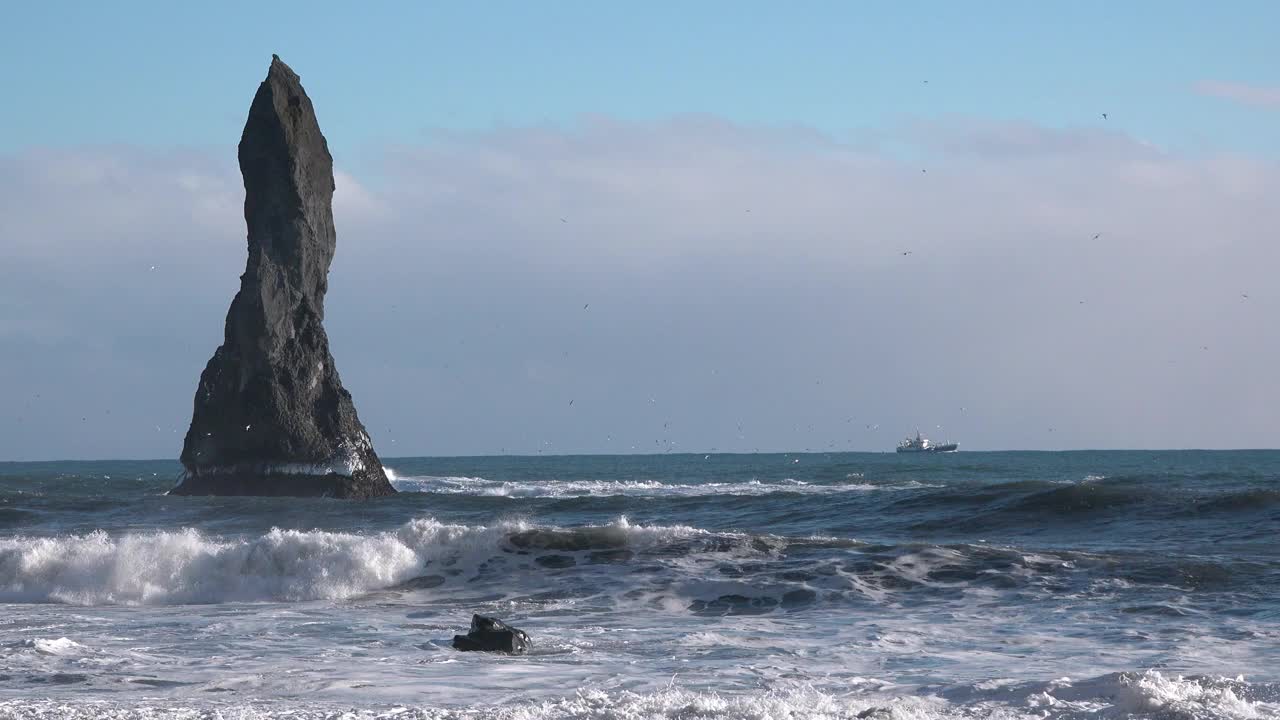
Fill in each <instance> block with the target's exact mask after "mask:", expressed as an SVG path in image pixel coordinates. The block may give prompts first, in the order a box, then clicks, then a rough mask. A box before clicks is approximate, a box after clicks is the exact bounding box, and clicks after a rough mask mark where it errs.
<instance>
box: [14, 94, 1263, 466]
mask: <svg viewBox="0 0 1280 720" xmlns="http://www.w3.org/2000/svg"><path fill="white" fill-rule="evenodd" d="M342 161H343V158H339V164H340V165H343V162H342ZM344 167H346V166H344ZM361 167H365V168H369V169H368V170H367V171H366V172H365V173H363V174H362V175H361V176H359V177H356V176H354V175H352V174H351V173H349V172H348V171H340V172H339V173H338V174H337V180H336V182H337V188H338V190H337V194H336V196H335V215H336V220H337V225H338V235H339V241H338V242H339V245H338V253H337V258H336V260H335V263H334V267H333V272H332V274H331V277H330V295H329V300H328V307H327V310H328V314H327V319H326V323H327V325H328V327H329V332H330V336H331V340H332V342H333V351H334V354H335V357H336V359H337V362H338V367H339V368H340V369H341V371H342V374H343V378H344V381H345V382H346V384H347V385H348V387H349V388H350V389H351V390H352V392H353V395H354V396H355V399H356V404H357V407H358V408H359V410H360V413H361V416H362V419H364V420H365V422H366V424H367V425H368V426H369V429H370V432H371V433H372V434H373V436H374V440H375V442H376V443H377V444H378V446H379V450H380V451H381V452H382V453H383V454H385V455H389V456H394V455H400V454H423V453H428V454H465V453H484V452H500V451H503V450H505V451H507V452H537V451H539V450H542V451H549V452H566V451H614V452H632V451H633V450H632V446H634V449H635V451H644V450H648V451H665V450H668V449H672V448H674V449H675V450H676V451H680V450H686V449H688V450H707V449H710V448H713V447H715V448H718V449H722V450H748V451H749V450H752V449H753V448H760V449H762V450H764V449H803V448H815V449H826V448H828V447H831V448H834V449H885V448H891V447H892V445H893V444H894V443H895V442H896V441H897V440H898V439H899V436H900V435H901V434H904V433H906V432H907V431H909V430H910V429H912V428H913V427H914V426H915V425H916V424H919V425H920V426H921V427H922V429H925V428H933V430H934V433H933V434H935V435H939V436H947V437H951V438H953V439H956V440H959V441H960V442H961V443H962V444H963V446H964V447H987V448H1004V447H1045V448H1053V447H1063V446H1068V447H1080V446H1088V447H1137V446H1146V447H1178V446H1188V445H1209V446H1233V447H1234V446H1260V445H1273V444H1274V437H1275V436H1276V434H1277V432H1278V431H1280V413H1277V411H1276V410H1275V408H1276V407H1280V385H1277V384H1276V383H1274V382H1273V381H1272V378H1273V373H1274V365H1275V360H1276V358H1277V356H1278V353H1280V338H1278V337H1277V335H1276V334H1275V333H1269V332H1266V331H1265V329H1266V328H1267V327H1269V325H1270V324H1271V323H1272V322H1273V319H1274V318H1275V317H1276V315H1277V312H1280V293H1276V292H1274V291H1273V289H1272V287H1271V284H1272V283H1273V280H1272V274H1273V268H1275V267H1276V266H1277V261H1280V248H1278V247H1277V246H1276V243H1275V242H1274V240H1273V237H1272V235H1273V233H1274V228H1275V227H1277V226H1278V224H1280V207H1278V206H1277V205H1276V204H1275V203H1274V202H1273V201H1272V200H1273V198H1274V197H1275V196H1276V194H1277V191H1280V169H1278V168H1277V167H1276V165H1275V164H1274V163H1271V162H1267V161H1262V160H1257V159H1251V158H1248V157H1239V156H1208V157H1183V156H1178V155H1174V154H1170V153H1168V152H1166V151H1163V150H1161V149H1159V148H1156V147H1152V146H1150V145H1148V144H1146V143H1143V142H1140V141H1138V140H1135V139H1133V138H1131V137H1128V136H1126V135H1124V134H1122V133H1119V132H1115V131H1102V130H1091V129H1067V130H1055V129H1047V128H1041V127H1036V126H1030V125H1018V124H1008V125H996V124H989V123H981V122H976V121H971V120H963V119H955V120H954V121H952V122H947V123H942V124H933V125H919V126H913V127H908V128H902V129H899V130H897V131H894V132H885V133H880V134H879V135H878V138H877V142H874V143H873V142H865V143H860V144H857V145H848V144H842V143H839V142H836V141H835V140H833V139H831V138H829V137H826V136H823V135H822V134H820V133H817V132H814V131H811V130H808V129H804V128H752V127H743V126H740V125H735V124H733V123H729V122H726V121H724V120H721V119H718V118H714V117H705V116H691V117H681V118H674V119H671V120H668V121H664V122H660V123H646V124H636V123H627V122H621V121H617V120H614V119H611V118H607V117H589V118H584V120H583V121H582V122H581V123H580V124H579V125H578V126H575V127H572V128H520V129H502V130H495V131H486V132H471V133H457V132H450V133H443V132H442V133H438V134H436V135H434V136H432V137H431V138H430V140H429V141H428V142H426V143H424V144H421V145H415V146H398V147H388V148H385V149H383V150H382V151H380V154H379V155H378V156H377V157H374V158H362V163H361ZM242 193H243V190H242V188H241V185H240V180H239V176H238V172H237V171H236V167H235V163H234V149H233V148H228V149H219V150H212V151H189V152H173V153H155V152H144V151H140V150H136V149H132V148H96V149H82V150H74V151H72V150H66V151H56V152H54V151H29V152H25V153H21V154H18V155H9V156H4V157H0V239H2V242H4V243H5V248H6V249H5V257H6V259H7V260H8V262H6V263H4V264H3V266H2V267H0V305H2V306H3V307H5V308H6V309H10V308H12V309H14V311H12V312H7V313H5V315H3V316H0V392H2V393H3V394H4V396H5V397H7V398H11V399H12V400H11V402H10V404H9V405H8V406H7V407H6V410H5V412H4V414H3V416H0V458H23V457H130V456H132V457H139V456H160V457H166V456H168V457H173V456H176V455H177V453H178V450H179V449H180V444H181V435H182V433H183V432H184V431H185V429H186V423H187V422H188V421H189V419H190V412H191V398H192V394H193V393H194V390H195V383H196V380H197V378H198V375H199V371H200V369H201V368H202V367H203V365H204V363H205V362H206V361H207V359H208V357H209V355H210V354H211V353H212V351H213V349H214V348H215V347H216V346H217V344H218V343H219V342H220V340H221V332H222V322H223V318H224V315H225V312H226V307H227V304H228V303H229V302H230V299H231V296H232V295H233V294H234V292H235V290H236V288H237V286H238V276H239V273H240V272H241V271H242V270H243V265H244V227H243V218H242V211H241V203H242V201H243V197H242ZM1095 236H1097V237H1095ZM904 253H909V254H904ZM153 266H154V268H155V269H154V270H153V269H152V267H153ZM1244 294H1247V295H1248V298H1247V299H1246V298H1244V297H1243V295H1244ZM584 305H589V307H586V308H584ZM570 400H574V403H573V405H572V406H570V405H569V401H570ZM961 408H964V410H963V411H962V410H961ZM939 424H940V425H943V426H944V427H943V428H942V429H937V428H934V425H939ZM868 425H871V426H876V425H878V426H879V429H868V428H867V426H868ZM664 426H665V427H664ZM739 426H741V429H739Z"/></svg>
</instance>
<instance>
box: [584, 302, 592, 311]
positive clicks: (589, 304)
mask: <svg viewBox="0 0 1280 720" xmlns="http://www.w3.org/2000/svg"><path fill="white" fill-rule="evenodd" d="M589 307H591V303H587V304H586V305H583V306H582V309H583V310H586V309H587V308H589Z"/></svg>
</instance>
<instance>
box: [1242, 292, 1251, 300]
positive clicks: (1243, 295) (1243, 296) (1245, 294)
mask: <svg viewBox="0 0 1280 720" xmlns="http://www.w3.org/2000/svg"><path fill="white" fill-rule="evenodd" d="M1240 297H1242V298H1244V299H1245V300H1248V299H1249V293H1240Z"/></svg>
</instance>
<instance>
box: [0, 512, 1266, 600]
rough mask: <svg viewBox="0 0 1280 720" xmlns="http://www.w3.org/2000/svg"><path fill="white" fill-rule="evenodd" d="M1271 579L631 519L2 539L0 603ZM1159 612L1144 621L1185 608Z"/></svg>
mask: <svg viewBox="0 0 1280 720" xmlns="http://www.w3.org/2000/svg"><path fill="white" fill-rule="evenodd" d="M1274 572H1275V568H1274V567H1272V566H1271V565H1269V564H1266V563H1257V562H1245V561H1213V560H1210V559H1205V558H1196V557H1188V558H1179V557H1174V556H1170V555H1168V554H1167V553H1152V554H1139V553H1128V554H1121V555H1104V554H1095V553H1086V552H1072V551H1053V552H1049V551H1042V552H1034V551H1028V550H1024V549H1019V548H1016V547H1003V546H996V545H988V544H983V543H979V544H955V545H931V544H926V543H906V544H896V545H875V544H868V543H862V542H858V541H856V540H852V539H847V538H836V537H824V536H815V537H784V536H778V535H751V534H745V533H731V532H711V531H707V530H703V529H699V528H694V527H688V526H679V525H676V526H660V525H655V526H648V525H638V524H632V523H630V522H628V521H627V519H626V518H621V519H619V520H617V521H615V522H613V523H611V524H607V525H598V526H579V527H573V528H560V527H554V526H544V525H536V524H532V523H528V522H523V521H508V522H503V523H498V524H495V525H491V526H481V525H461V524H446V523H441V522H439V521H437V520H435V519H433V518H418V519H414V520H411V521H409V522H407V523H405V524H403V525H401V526H400V527H398V528H395V529H393V530H388V531H384V532H379V533H368V534H361V533H350V532H331V531H323V530H310V531H300V530H281V529H272V530H270V531H269V532H266V533H265V534H262V535H258V536H254V537H247V538H222V537H217V536H210V535H206V534H203V533H201V532H199V531H197V530H195V529H190V528H187V529H182V530H175V531H157V532H148V533H128V534H123V535H119V536H113V535H111V534H108V533H106V532H103V531H95V532H91V533H87V534H83V535H65V536H57V537H16V538H0V602H20V603H65V604H73V605H172V604H208V603H223V602H252V601H303V600H341V599H347V598H355V597H359V596H362V595H367V594H369V593H376V592H382V591H391V592H401V591H410V592H417V591H432V592H445V591H448V590H450V589H451V588H455V587H458V586H470V587H485V588H487V589H488V591H490V592H500V593H506V592H510V593H522V594H521V595H511V597H527V596H531V595H537V594H538V593H543V594H544V596H547V597H550V596H560V597H572V596H577V597H584V596H598V597H600V598H601V599H602V601H605V602H608V603H613V604H618V603H622V602H630V601H634V602H646V603H649V604H651V605H652V606H654V607H662V608H666V609H672V610H679V609H683V610H686V611H689V612H692V613H696V614H709V615H737V614H756V613H764V612H773V611H787V610H793V609H797V608H803V607H807V606H812V605H815V604H832V603H835V604H844V603H850V602H866V601H868V600H870V601H872V602H891V601H893V599H894V598H895V597H898V596H901V595H902V594H904V593H913V594H915V596H916V597H919V598H921V599H925V600H927V599H928V598H930V597H936V598H940V599H947V598H954V597H956V596H957V593H959V594H961V595H963V594H964V593H984V592H989V591H992V590H997V591H1005V590H1017V591H1021V592H1026V593H1032V594H1040V595H1045V596H1048V595H1052V594H1059V595H1060V594H1062V593H1077V594H1079V595H1080V596H1082V597H1087V596H1089V595H1090V593H1094V592H1095V590H1094V588H1096V587H1097V586H1098V585H1099V583H1101V584H1102V585H1106V584H1107V583H1113V584H1114V583H1128V584H1130V585H1135V584H1136V585H1144V586H1150V587H1152V588H1157V589H1160V591H1161V592H1162V593H1164V594H1167V595H1169V596H1170V597H1171V598H1173V599H1172V600H1170V603H1174V602H1177V601H1178V598H1180V597H1181V594H1182V593H1185V592H1187V591H1220V590H1230V589H1245V588H1250V587H1259V586H1262V585H1268V584H1270V583H1271V582H1272V580H1271V579H1269V578H1271V577H1272V575H1273V574H1274ZM512 588H516V589H517V590H512ZM1161 602H1163V601H1160V600H1157V601H1153V602H1151V603H1149V606H1142V607H1135V609H1134V610H1133V612H1146V611H1150V612H1154V613H1166V612H1169V611H1170V609H1171V608H1173V609H1175V610H1176V609H1177V608H1176V607H1175V605H1173V604H1168V603H1166V604H1161ZM1144 608H1146V609H1145V610H1144ZM1179 612H1181V611H1180V610H1179Z"/></svg>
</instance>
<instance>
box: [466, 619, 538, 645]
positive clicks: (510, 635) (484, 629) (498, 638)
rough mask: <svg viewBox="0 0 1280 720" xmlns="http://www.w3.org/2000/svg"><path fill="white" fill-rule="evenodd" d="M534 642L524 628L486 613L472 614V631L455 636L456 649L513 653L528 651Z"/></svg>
mask: <svg viewBox="0 0 1280 720" xmlns="http://www.w3.org/2000/svg"><path fill="white" fill-rule="evenodd" d="M532 642H533V641H531V640H530V639H529V636H528V635H526V634H525V632H524V631H523V630H520V629H517V628H513V627H511V626H510V625H508V624H506V623H504V622H502V621H501V620H498V619H497V618H491V617H485V616H484V615H472V616H471V631H470V632H468V633H467V634H466V635H454V636H453V647H454V649H455V650H480V651H487V652H504V653H510V654H512V655H523V654H524V653H526V652H528V651H529V646H530V645H531V644H532Z"/></svg>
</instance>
